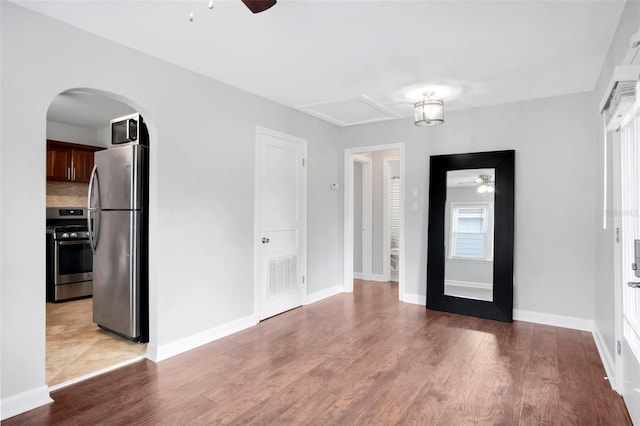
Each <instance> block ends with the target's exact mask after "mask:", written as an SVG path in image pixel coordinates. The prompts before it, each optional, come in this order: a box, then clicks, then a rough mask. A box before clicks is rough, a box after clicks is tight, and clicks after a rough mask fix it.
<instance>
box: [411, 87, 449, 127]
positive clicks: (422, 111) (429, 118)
mask: <svg viewBox="0 0 640 426" xmlns="http://www.w3.org/2000/svg"><path fill="white" fill-rule="evenodd" d="M434 95H435V93H433V92H424V94H423V95H422V96H424V99H422V100H421V101H420V102H416V103H415V104H414V106H413V110H414V118H415V121H414V122H415V125H416V126H437V125H438V124H442V123H444V102H443V101H442V99H437V98H434V97H433V96H434Z"/></svg>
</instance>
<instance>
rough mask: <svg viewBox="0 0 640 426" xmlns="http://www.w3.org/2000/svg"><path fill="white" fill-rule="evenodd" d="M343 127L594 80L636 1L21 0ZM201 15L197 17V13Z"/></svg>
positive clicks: (569, 88)
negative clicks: (430, 96) (421, 105)
mask: <svg viewBox="0 0 640 426" xmlns="http://www.w3.org/2000/svg"><path fill="white" fill-rule="evenodd" d="M15 1H16V2H17V3H18V4H21V5H23V6H25V7H28V8H30V9H33V10H36V11H38V12H41V13H44V14H46V15H49V16H51V17H53V18H56V19H59V20H61V21H65V22H68V23H69V24H71V25H74V26H76V27H79V28H81V29H84V30H86V31H89V32H92V33H95V34H98V35H100V36H102V37H105V38H107V39H110V40H113V41H115V42H118V43H121V44H124V45H127V46H130V47H132V48H134V49H137V50H139V51H142V52H145V53H148V54H150V55H153V56H156V57H158V58H162V59H164V60H166V61H169V62H172V63H175V64H178V65H181V66H183V67H185V68H188V69H191V70H194V71H196V72H198V73H201V74H204V75H207V76H210V77H212V78H215V79H217V80H221V81H223V82H225V83H228V84H230V85H232V86H235V87H238V88H241V89H244V90H247V91H249V92H252V93H255V94H257V95H260V96H262V97H264V98H267V99H271V100H274V101H276V102H279V103H281V104H284V105H287V106H290V107H293V108H297V109H300V110H303V111H305V112H308V113H310V114H313V115H316V116H319V117H321V118H323V119H326V120H328V121H330V122H333V123H335V124H338V125H350V124H357V123H361V122H370V121H379V120H384V119H391V118H397V117H407V116H410V115H411V114H412V103H413V102H416V101H417V100H419V99H420V96H421V93H422V92H424V91H425V90H426V89H434V88H435V92H436V95H437V96H440V97H443V98H444V100H445V105H446V108H447V109H448V110H451V109H462V108H472V107H478V106H485V105H492V104H500V103H507V102H515V101H521V100H525V99H533V98H541V97H547V96H555V95H562V94H569V93H576V92H584V91H590V90H592V89H593V88H594V86H595V83H596V79H597V77H598V74H599V71H600V68H601V66H602V64H603V61H604V58H605V55H606V53H607V50H608V47H609V45H610V43H611V40H612V37H613V34H614V31H615V28H616V26H617V23H618V20H619V18H620V14H621V12H622V9H623V7H624V1H616V0H597V1H576V0H564V1H559V0H554V1H542V0H534V1H518V0H513V1H508V0H503V1H484V0H472V1H455V0H453V1H452V0H447V1H403V0H386V1H364V0H342V1H327V0H278V3H277V4H276V5H275V6H274V7H272V8H271V9H269V10H267V11H265V12H263V13H260V14H256V15H254V14H252V13H250V12H249V10H248V9H247V8H246V7H245V6H244V5H243V4H242V3H241V2H240V0H214V4H215V7H214V9H213V10H209V9H208V7H207V3H208V0H198V1H154V0H147V1H128V0H127V1H113V0H110V1H102V0H83V1H78V0H73V1H57V0H48V1H21V0H15ZM191 12H193V17H194V19H193V22H190V21H189V14H190V13H191Z"/></svg>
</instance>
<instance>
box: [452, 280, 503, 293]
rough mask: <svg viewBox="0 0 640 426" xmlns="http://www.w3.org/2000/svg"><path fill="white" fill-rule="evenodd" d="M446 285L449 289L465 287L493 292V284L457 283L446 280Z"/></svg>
mask: <svg viewBox="0 0 640 426" xmlns="http://www.w3.org/2000/svg"><path fill="white" fill-rule="evenodd" d="M444 285H445V287H446V286H449V287H464V288H472V289H474V290H491V291H492V290H493V284H487V283H477V282H472V281H456V280H445V281H444Z"/></svg>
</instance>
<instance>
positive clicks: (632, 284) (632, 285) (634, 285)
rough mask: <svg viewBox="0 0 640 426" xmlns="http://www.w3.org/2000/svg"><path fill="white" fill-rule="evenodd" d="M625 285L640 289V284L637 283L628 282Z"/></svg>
mask: <svg viewBox="0 0 640 426" xmlns="http://www.w3.org/2000/svg"><path fill="white" fill-rule="evenodd" d="M627 285H628V286H629V287H631V288H640V283H638V282H633V281H629V282H628V283H627Z"/></svg>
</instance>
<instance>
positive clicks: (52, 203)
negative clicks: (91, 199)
mask: <svg viewBox="0 0 640 426" xmlns="http://www.w3.org/2000/svg"><path fill="white" fill-rule="evenodd" d="M88 190H89V184H86V183H77V182H47V207H87V191H88Z"/></svg>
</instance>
